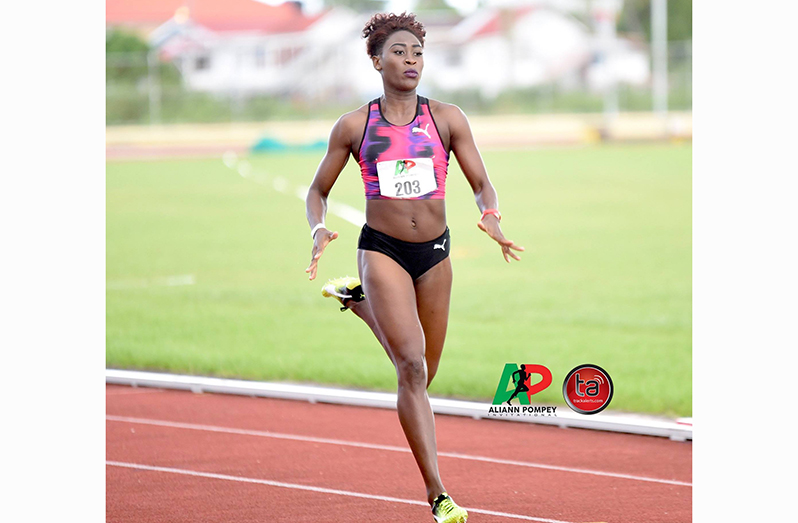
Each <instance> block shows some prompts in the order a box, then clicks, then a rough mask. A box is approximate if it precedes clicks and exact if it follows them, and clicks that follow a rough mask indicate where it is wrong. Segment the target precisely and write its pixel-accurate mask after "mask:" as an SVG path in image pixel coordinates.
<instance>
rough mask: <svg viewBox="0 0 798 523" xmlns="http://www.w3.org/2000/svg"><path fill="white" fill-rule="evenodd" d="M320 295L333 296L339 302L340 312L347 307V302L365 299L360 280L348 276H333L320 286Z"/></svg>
mask: <svg viewBox="0 0 798 523" xmlns="http://www.w3.org/2000/svg"><path fill="white" fill-rule="evenodd" d="M321 295H322V296H324V297H325V298H329V297H334V298H335V299H337V300H338V301H340V302H341V305H343V307H341V312H344V311H345V310H347V309H349V307H348V306H347V303H349V302H350V301H354V302H355V303H357V302H359V301H363V300H365V299H366V295H365V294H363V286H362V285H361V284H360V280H358V279H357V278H352V277H349V276H344V277H343V278H335V279H332V280H330V281H328V282H327V283H325V284H324V287H322V288H321Z"/></svg>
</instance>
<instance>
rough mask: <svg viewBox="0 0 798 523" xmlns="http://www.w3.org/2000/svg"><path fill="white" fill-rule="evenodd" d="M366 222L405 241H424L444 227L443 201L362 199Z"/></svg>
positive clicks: (444, 208)
mask: <svg viewBox="0 0 798 523" xmlns="http://www.w3.org/2000/svg"><path fill="white" fill-rule="evenodd" d="M366 223H368V226H369V227H371V228H372V229H377V230H378V231H380V232H383V233H385V234H387V235H389V236H393V237H394V238H396V239H398V240H402V241H406V242H416V243H419V242H428V241H430V240H434V239H435V238H437V237H439V236H440V235H441V234H443V232H444V231H445V230H446V204H445V203H444V200H414V201H407V200H404V201H397V200H366Z"/></svg>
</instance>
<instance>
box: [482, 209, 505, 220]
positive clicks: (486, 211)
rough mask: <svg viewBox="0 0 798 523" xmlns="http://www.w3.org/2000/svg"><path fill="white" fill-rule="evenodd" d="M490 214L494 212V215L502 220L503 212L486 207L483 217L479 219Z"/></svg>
mask: <svg viewBox="0 0 798 523" xmlns="http://www.w3.org/2000/svg"><path fill="white" fill-rule="evenodd" d="M489 214H492V215H493V216H495V217H496V219H497V220H499V221H502V213H500V212H499V209H485V211H484V212H483V213H482V217H481V218H480V219H479V221H482V220H484V219H485V216H487V215H489Z"/></svg>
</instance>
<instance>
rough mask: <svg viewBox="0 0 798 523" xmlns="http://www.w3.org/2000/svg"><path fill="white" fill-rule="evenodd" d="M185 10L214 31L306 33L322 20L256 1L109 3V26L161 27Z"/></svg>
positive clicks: (286, 5) (118, 0)
mask: <svg viewBox="0 0 798 523" xmlns="http://www.w3.org/2000/svg"><path fill="white" fill-rule="evenodd" d="M183 6H187V7H188V8H189V18H190V19H191V21H192V22H193V23H195V24H198V25H201V26H203V27H206V28H208V29H210V30H213V31H262V32H264V33H287V32H293V31H302V30H304V29H306V28H307V27H308V26H310V25H311V24H312V23H313V22H315V21H316V20H318V18H319V17H320V16H321V15H316V16H312V17H311V16H305V15H304V14H302V12H301V10H300V8H299V7H298V6H297V5H296V4H292V3H284V4H281V5H278V6H271V5H266V4H263V3H260V2H257V1H256V0H106V1H105V23H106V25H130V26H150V25H151V26H158V25H160V24H162V23H164V22H166V21H167V20H169V19H170V18H172V17H173V16H174V14H175V11H176V10H177V9H178V8H179V7H183Z"/></svg>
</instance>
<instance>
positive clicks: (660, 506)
mask: <svg viewBox="0 0 798 523" xmlns="http://www.w3.org/2000/svg"><path fill="white" fill-rule="evenodd" d="M106 412H107V416H106V420H107V421H106V454H107V458H106V459H107V466H106V518H107V521H109V522H120V523H121V522H128V521H130V522H133V521H135V522H137V523H144V522H195V523H196V522H236V523H245V522H250V521H252V522H255V521H257V522H272V521H291V522H341V523H347V522H358V523H362V522H364V521H402V522H409V521H413V522H414V521H419V522H424V523H429V522H431V521H432V517H431V515H430V512H429V508H428V506H427V504H426V503H425V497H426V496H425V492H424V487H423V483H422V480H421V475H420V474H419V472H418V469H417V468H416V465H415V461H414V460H413V457H412V455H411V454H410V452H409V450H408V448H407V443H406V442H405V439H404V435H403V433H402V430H401V427H400V425H399V421H398V419H397V416H396V412H395V411H392V410H382V409H370V408H359V407H350V406H339V405H323V404H310V403H305V402H300V401H287V400H273V399H263V398H250V397H244V396H229V395H221V394H193V393H190V392H182V391H166V390H160V389H147V388H131V387H123V386H114V385H108V386H106ZM436 427H437V437H438V452H439V466H440V470H441V477H442V478H443V481H444V484H445V485H446V488H447V490H448V491H449V492H450V493H451V494H452V496H453V497H454V498H455V499H456V500H457V502H458V503H460V504H461V505H463V506H465V507H467V508H469V511H470V517H469V522H470V523H502V522H513V521H542V522H567V523H593V522H599V521H600V522H608V523H610V522H612V523H627V522H628V523H642V522H647V523H648V522H650V523H659V522H662V523H665V522H667V523H678V522H689V521H691V520H692V517H691V513H692V493H693V492H692V484H691V482H692V478H691V468H692V465H691V461H692V444H691V443H684V442H674V441H669V440H666V439H663V438H655V437H647V436H634V435H628V434H616V433H610V432H598V431H589V430H581V429H561V428H557V427H548V426H540V425H533V424H528V423H513V422H504V421H495V420H473V419H470V418H462V417H455V416H445V415H438V416H436Z"/></svg>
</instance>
